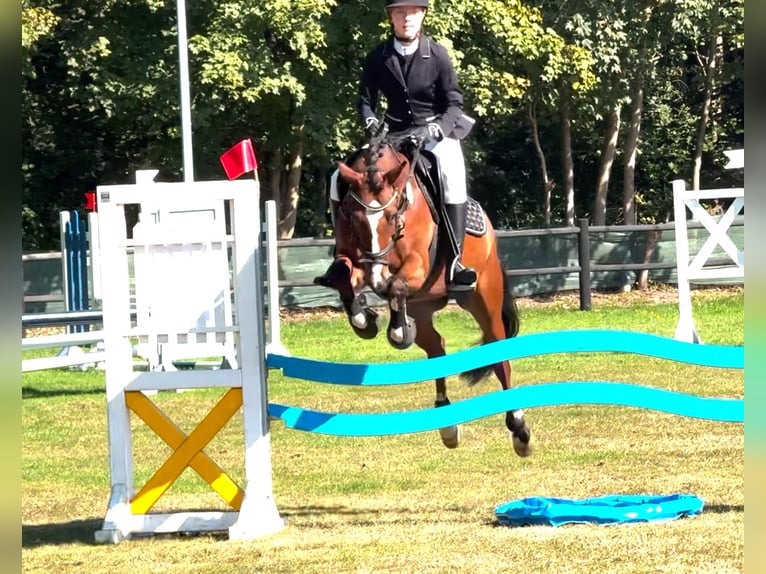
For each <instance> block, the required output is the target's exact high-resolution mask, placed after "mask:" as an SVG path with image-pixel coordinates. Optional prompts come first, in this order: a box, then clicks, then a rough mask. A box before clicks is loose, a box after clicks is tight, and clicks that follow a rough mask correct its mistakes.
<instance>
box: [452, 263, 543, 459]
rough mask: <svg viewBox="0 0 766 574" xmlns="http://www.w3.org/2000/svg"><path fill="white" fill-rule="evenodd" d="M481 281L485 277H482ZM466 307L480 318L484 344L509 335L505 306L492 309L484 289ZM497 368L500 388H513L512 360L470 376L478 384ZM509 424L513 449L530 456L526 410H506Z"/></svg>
mask: <svg viewBox="0 0 766 574" xmlns="http://www.w3.org/2000/svg"><path fill="white" fill-rule="evenodd" d="M480 283H481V278H480ZM466 308H467V309H468V310H469V311H470V312H471V314H472V315H473V316H474V318H475V319H476V322H477V323H478V324H479V327H480V328H481V331H482V334H483V341H484V343H491V342H494V341H501V340H503V339H506V338H508V336H507V328H506V324H505V323H506V321H505V320H504V319H503V318H502V317H503V314H502V312H501V309H490V308H488V306H487V304H486V302H485V301H484V300H483V299H481V298H480V292H477V295H476V296H475V297H474V299H473V300H472V301H471V302H470V303H469V304H468V305H466ZM491 371H494V373H495V376H497V378H498V380H499V381H500V387H501V388H502V389H503V390H504V391H506V390H508V389H510V388H511V363H510V361H501V362H499V363H495V364H494V365H489V366H487V367H482V368H479V369H477V371H475V372H473V373H469V379H470V380H471V382H473V383H475V382H478V381H479V380H481V379H482V378H483V377H484V376H487V375H489V373H490V372H491ZM505 426H506V428H507V429H508V432H509V433H510V435H511V441H512V443H513V450H514V451H516V454H518V455H519V456H522V457H524V456H529V455H530V454H532V447H531V445H530V438H531V437H530V432H529V428H528V427H527V424H526V422H525V421H524V409H515V410H512V411H508V412H506V413H505Z"/></svg>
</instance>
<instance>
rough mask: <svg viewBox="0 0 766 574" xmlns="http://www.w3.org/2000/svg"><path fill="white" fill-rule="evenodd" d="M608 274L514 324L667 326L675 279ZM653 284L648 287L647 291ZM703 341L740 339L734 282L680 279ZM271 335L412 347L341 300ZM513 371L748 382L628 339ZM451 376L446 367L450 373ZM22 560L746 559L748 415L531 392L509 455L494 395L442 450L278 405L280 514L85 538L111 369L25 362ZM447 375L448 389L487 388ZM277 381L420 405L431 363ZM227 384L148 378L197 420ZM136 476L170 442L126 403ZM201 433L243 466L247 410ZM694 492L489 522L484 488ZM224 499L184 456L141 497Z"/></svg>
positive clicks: (114, 565)
mask: <svg viewBox="0 0 766 574" xmlns="http://www.w3.org/2000/svg"><path fill="white" fill-rule="evenodd" d="M655 295H657V294H651V293H650V294H649V295H648V296H647V295H642V296H636V295H634V294H630V295H628V294H615V295H612V296H609V297H604V298H599V299H598V300H596V301H594V308H593V310H592V311H590V312H581V311H578V310H577V305H576V303H575V304H573V303H572V300H567V299H565V298H562V299H559V300H555V301H553V302H551V303H549V304H540V303H539V302H534V301H531V300H520V301H519V307H520V310H521V313H522V333H533V332H542V331H555V330H565V329H567V330H568V329H619V330H632V331H641V332H647V333H654V334H658V335H663V336H667V337H672V335H673V332H674V329H675V323H676V320H677V305H676V302H675V301H674V300H673V299H672V298H668V300H665V298H663V297H660V296H659V295H658V296H655ZM660 295H661V293H660ZM693 301H694V309H695V311H694V314H695V320H696V323H697V328H698V331H699V333H700V336H701V337H702V340H703V341H704V342H706V343H709V344H712V343H716V344H726V345H743V344H744V290H742V289H728V290H699V291H693ZM437 324H438V328H439V330H440V331H441V332H442V334H443V335H444V337H445V339H446V340H447V343H448V352H455V351H457V350H460V349H463V348H467V347H470V346H472V345H473V344H474V343H475V342H476V340H477V337H478V331H477V329H476V328H475V326H474V325H473V323H472V320H471V319H470V317H469V316H468V315H466V314H464V313H462V312H460V311H457V310H448V311H445V312H444V313H442V314H441V315H440V316H439V317H438V321H437ZM282 334H283V337H282V338H283V342H284V343H285V345H286V346H287V348H288V349H289V350H290V351H291V353H292V354H293V355H295V356H303V357H309V358H316V359H323V360H332V361H345V362H390V361H403V360H410V359H416V358H421V357H422V355H421V353H420V352H419V351H418V350H417V349H409V350H407V351H403V352H402V351H396V350H394V349H392V348H391V347H389V346H388V344H387V343H385V341H384V339H383V337H382V336H381V337H379V339H378V340H375V341H362V340H360V339H357V338H356V337H354V335H353V334H352V332H351V331H350V328H349V327H348V326H347V324H346V323H345V320H344V319H342V318H341V317H339V316H337V315H335V314H329V313H328V314H314V315H310V316H308V315H306V316H304V315H301V316H299V317H291V318H289V319H287V320H286V321H285V323H284V325H283V327H282ZM513 367H514V376H515V379H514V382H515V384H516V385H531V384H535V383H539V382H548V381H562V380H584V381H590V380H606V381H618V382H631V383H636V384H642V385H650V386H655V387H659V388H664V389H671V390H676V391H680V392H684V393H689V394H695V395H702V396H714V397H731V398H742V397H743V394H744V376H743V373H742V372H741V371H733V370H726V369H713V368H703V367H695V366H692V365H682V364H676V363H671V362H668V361H663V360H659V359H651V358H647V357H644V356H640V355H620V354H613V353H600V354H597V353H591V354H579V355H547V356H540V357H534V358H528V359H521V360H517V361H515V362H514V365H513ZM453 379H454V380H453ZM22 382H23V389H22V396H23V400H22V423H23V429H22V564H23V570H24V572H29V573H31V572H46V573H48V572H87V573H98V572H104V573H122V572H130V573H131V574H144V573H153V572H157V573H192V572H193V573H217V572H226V573H254V572H269V573H271V572H284V573H293V572H301V573H304V572H308V573H310V572H317V573H318V572H412V573H420V572H439V573H441V572H470V573H476V572H481V573H484V572H487V573H489V572H498V571H501V570H513V571H520V572H540V573H543V572H545V573H549V572H556V573H558V572H567V573H568V572H583V573H585V572H588V573H590V572H616V573H617V572H619V573H632V572H671V573H679V574H680V573H682V572H683V573H687V572H711V573H712V572H716V573H718V572H741V571H742V570H743V554H744V512H745V510H744V472H743V468H744V433H743V426H742V425H741V424H731V423H719V422H713V421H706V420H699V419H688V418H683V417H678V416H674V415H669V414H665V413H660V412H655V411H647V410H639V409H631V408H626V407H611V406H589V405H579V406H561V407H541V408H536V409H529V410H527V413H526V418H527V422H528V424H529V426H530V428H531V430H532V434H533V442H534V447H535V452H534V454H533V455H532V456H531V457H529V458H526V459H520V458H518V457H517V456H516V455H515V454H514V453H513V449H512V448H511V445H510V442H509V441H508V439H507V435H506V432H505V429H504V424H503V417H502V415H495V416H491V417H486V418H483V419H480V420H477V421H473V422H470V423H467V424H465V425H464V427H463V443H462V444H461V446H460V447H459V448H457V449H455V450H448V449H446V448H444V447H443V446H442V445H441V442H440V439H439V437H438V434H437V433H436V431H433V432H427V433H419V434H412V435H403V436H393V437H371V438H338V437H331V436H322V435H312V434H307V433H301V432H297V431H293V430H289V429H286V428H285V427H284V425H283V424H282V423H280V422H275V423H272V428H271V442H272V452H273V478H274V496H275V500H276V502H277V506H278V508H279V510H280V513H281V514H282V516H283V517H284V518H285V519H286V521H287V526H286V528H285V529H284V530H282V531H281V532H278V533H276V534H273V535H271V536H268V537H266V538H263V539H259V540H252V541H229V540H227V539H226V537H225V536H220V535H204V536H194V537H189V536H155V537H147V538H142V539H137V540H132V541H129V542H126V543H123V544H120V545H116V546H100V545H96V544H95V543H94V542H93V540H94V538H93V534H94V531H95V530H98V529H99V528H100V527H101V522H102V520H103V516H104V512H105V509H106V504H107V500H108V496H109V473H108V452H107V431H106V428H107V425H106V410H105V398H104V376H103V373H102V372H100V371H95V370H93V371H87V372H73V371H67V370H56V371H42V372H37V373H26V374H24V375H23V380H22ZM496 388H497V385H496V382H495V381H494V379H489V380H487V381H485V382H483V383H481V384H480V385H477V386H476V387H470V388H469V387H466V386H465V385H464V384H463V383H462V382H460V381H459V380H458V379H457V377H454V378H452V379H451V380H450V397H451V399H452V401H453V402H455V401H457V400H460V399H462V398H467V397H470V396H474V395H477V394H482V393H486V392H489V391H494V390H496ZM269 395H270V398H271V400H273V401H275V402H281V403H286V404H292V405H299V406H306V407H311V408H314V409H318V410H327V411H351V412H373V411H374V412H382V411H392V410H412V409H418V408H427V407H430V406H431V405H432V403H433V398H434V396H433V395H434V390H433V385H432V384H431V383H428V382H425V383H418V384H414V385H405V386H393V387H372V388H363V389H360V388H339V387H334V386H331V385H316V384H310V383H307V382H305V381H299V380H294V379H289V378H286V377H283V376H282V374H281V373H279V372H272V373H271V374H270V377H269ZM219 396H220V391H214V390H202V391H190V392H185V393H178V394H176V393H161V394H159V395H156V396H155V397H152V400H153V401H154V402H156V403H157V404H158V405H160V406H161V408H162V409H163V410H164V411H165V412H167V413H168V414H169V415H170V416H171V418H173V420H175V421H176V422H177V423H178V424H179V426H181V427H182V428H183V430H184V431H186V432H190V431H191V429H192V428H193V427H194V426H195V425H196V423H197V422H198V421H199V419H200V418H201V416H204V414H205V413H206V411H207V410H208V409H209V408H210V406H212V404H213V403H214V402H215V400H216V399H217V398H218V397H219ZM132 425H133V427H134V464H135V473H136V484H137V485H138V486H140V485H142V484H143V482H144V481H145V480H146V479H147V478H148V477H149V476H150V475H151V474H152V473H153V472H154V471H155V470H156V469H157V467H158V466H159V465H160V464H162V462H164V460H165V458H166V457H167V456H168V455H169V450H168V449H167V447H165V446H164V445H163V443H161V441H160V440H159V439H158V438H157V437H156V436H154V435H153V433H151V432H150V431H148V430H147V429H146V427H145V426H144V425H143V424H142V423H140V421H133V422H132ZM206 452H207V453H208V454H209V455H210V456H211V458H213V459H214V460H215V461H216V462H218V463H219V464H220V465H221V466H222V467H223V468H224V469H226V470H227V471H229V473H230V474H231V475H232V477H233V478H235V480H237V481H238V482H240V484H244V481H243V479H244V476H243V470H242V468H241V466H242V428H241V423H240V422H239V421H238V420H233V421H232V422H230V423H229V424H228V425H227V426H226V427H225V428H224V430H223V431H222V433H221V434H220V435H219V436H218V437H217V438H216V439H214V441H213V442H212V443H211V444H210V445H209V447H208V448H207V449H206ZM617 493H620V494H672V493H690V494H696V495H697V496H699V497H701V498H702V499H703V500H704V501H705V508H704V511H703V512H702V514H700V515H699V516H697V517H695V518H686V519H680V520H677V521H673V522H666V523H644V524H634V525H623V526H608V527H607V526H595V525H569V526H563V527H558V528H553V527H542V526H538V527H523V528H508V527H502V526H498V525H497V524H496V522H495V519H494V513H493V510H494V508H495V506H497V505H499V504H501V503H503V502H506V501H508V500H512V499H517V498H523V497H527V496H552V497H562V498H585V497H591V496H601V495H605V494H617ZM199 508H203V509H224V506H223V504H222V503H221V501H220V499H218V497H217V495H215V494H214V493H212V491H211V490H210V489H209V487H208V486H207V485H206V484H204V483H203V482H202V480H201V479H199V478H198V477H197V476H196V475H195V474H194V473H193V471H191V470H189V469H187V470H186V471H185V472H184V473H183V474H182V475H181V477H180V478H179V480H178V481H177V482H176V483H175V484H174V485H173V486H172V487H171V489H170V490H169V491H168V493H167V494H165V495H164V496H163V497H162V498H161V499H160V501H159V503H158V505H157V507H156V508H155V509H154V510H157V511H168V510H176V509H178V510H180V509H183V510H190V509H199Z"/></svg>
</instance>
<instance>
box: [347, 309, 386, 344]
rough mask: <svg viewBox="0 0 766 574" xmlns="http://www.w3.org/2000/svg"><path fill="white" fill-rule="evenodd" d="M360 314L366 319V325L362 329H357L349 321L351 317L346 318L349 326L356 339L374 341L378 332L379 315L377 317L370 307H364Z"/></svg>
mask: <svg viewBox="0 0 766 574" xmlns="http://www.w3.org/2000/svg"><path fill="white" fill-rule="evenodd" d="M362 312H363V313H364V317H365V319H366V325H365V326H364V327H357V326H356V325H355V324H354V322H353V321H352V320H351V317H349V318H348V321H349V324H350V325H351V328H352V329H353V330H354V333H356V335H357V337H359V338H361V339H374V338H375V337H377V336H378V332H379V331H380V315H378V313H377V311H375V310H374V309H372V308H371V307H365V308H364V309H362Z"/></svg>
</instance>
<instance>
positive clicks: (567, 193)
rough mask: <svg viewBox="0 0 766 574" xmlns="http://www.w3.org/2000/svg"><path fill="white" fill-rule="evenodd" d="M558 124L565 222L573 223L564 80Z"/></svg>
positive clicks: (567, 96)
mask: <svg viewBox="0 0 766 574" xmlns="http://www.w3.org/2000/svg"><path fill="white" fill-rule="evenodd" d="M559 94H560V96H559V97H560V99H559V124H560V126H561V132H560V136H561V177H562V179H563V183H564V197H565V198H566V224H567V225H569V226H573V225H574V224H575V205H574V162H573V161H572V96H571V92H570V91H569V83H568V82H564V83H562V85H561V90H560V91H559Z"/></svg>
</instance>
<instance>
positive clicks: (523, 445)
mask: <svg viewBox="0 0 766 574" xmlns="http://www.w3.org/2000/svg"><path fill="white" fill-rule="evenodd" d="M508 434H510V437H511V443H512V444H513V450H514V451H515V452H516V454H517V455H519V456H520V457H522V458H526V457H528V456H529V455H531V454H532V451H533V448H532V439H531V437H530V435H529V432H528V431H527V433H526V437H525V438H526V440H523V439H522V438H521V437H519V436H518V435H516V434H513V433H511V432H510V431H509V432H508Z"/></svg>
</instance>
